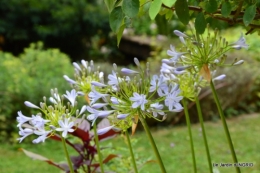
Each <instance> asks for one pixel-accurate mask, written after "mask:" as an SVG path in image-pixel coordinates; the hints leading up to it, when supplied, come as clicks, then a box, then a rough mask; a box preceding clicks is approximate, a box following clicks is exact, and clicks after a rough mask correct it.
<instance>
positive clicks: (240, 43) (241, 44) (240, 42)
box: [230, 33, 249, 50]
mask: <svg viewBox="0 0 260 173" xmlns="http://www.w3.org/2000/svg"><path fill="white" fill-rule="evenodd" d="M230 46H232V47H233V48H235V49H237V50H239V49H241V48H245V49H248V47H249V46H248V45H247V44H246V39H245V37H244V36H243V33H241V36H240V38H239V40H238V41H236V42H235V43H232V44H230Z"/></svg>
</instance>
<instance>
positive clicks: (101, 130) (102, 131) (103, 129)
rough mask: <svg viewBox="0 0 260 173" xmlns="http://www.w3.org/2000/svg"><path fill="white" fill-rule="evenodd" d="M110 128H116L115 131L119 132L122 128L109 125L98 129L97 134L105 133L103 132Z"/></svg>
mask: <svg viewBox="0 0 260 173" xmlns="http://www.w3.org/2000/svg"><path fill="white" fill-rule="evenodd" d="M109 130H114V131H115V132H119V131H120V130H121V129H119V128H116V127H115V126H108V127H105V128H102V129H98V130H97V134H98V135H103V134H105V133H107V132H109Z"/></svg>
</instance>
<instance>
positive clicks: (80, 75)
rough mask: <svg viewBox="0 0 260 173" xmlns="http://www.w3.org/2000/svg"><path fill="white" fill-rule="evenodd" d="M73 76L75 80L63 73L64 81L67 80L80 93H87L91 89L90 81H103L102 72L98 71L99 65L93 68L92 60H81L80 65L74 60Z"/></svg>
mask: <svg viewBox="0 0 260 173" xmlns="http://www.w3.org/2000/svg"><path fill="white" fill-rule="evenodd" d="M73 66H74V71H75V74H74V78H75V80H73V79H71V78H69V77H68V76H67V75H64V76H63V77H64V78H65V80H66V81H68V82H69V83H70V84H71V85H72V86H73V87H74V88H75V89H76V90H77V91H80V92H81V93H82V94H88V93H89V92H90V91H91V82H92V81H99V82H103V75H104V74H103V72H99V67H98V68H97V69H95V66H94V62H93V61H92V60H91V61H90V62H88V61H85V60H81V65H79V64H78V63H76V62H74V63H73Z"/></svg>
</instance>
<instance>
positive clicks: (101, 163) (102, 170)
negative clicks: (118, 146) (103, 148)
mask: <svg viewBox="0 0 260 173" xmlns="http://www.w3.org/2000/svg"><path fill="white" fill-rule="evenodd" d="M94 136H95V142H96V146H97V152H98V160H99V165H100V170H101V173H104V168H103V159H102V155H101V152H100V147H99V140H98V134H97V122H96V121H95V123H94Z"/></svg>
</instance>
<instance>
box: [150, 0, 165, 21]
mask: <svg viewBox="0 0 260 173" xmlns="http://www.w3.org/2000/svg"><path fill="white" fill-rule="evenodd" d="M161 5H162V1H161V0H154V1H153V2H151V5H150V8H149V16H150V18H151V19H152V20H154V19H155V17H156V15H157V14H158V13H159V11H160V9H161Z"/></svg>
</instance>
